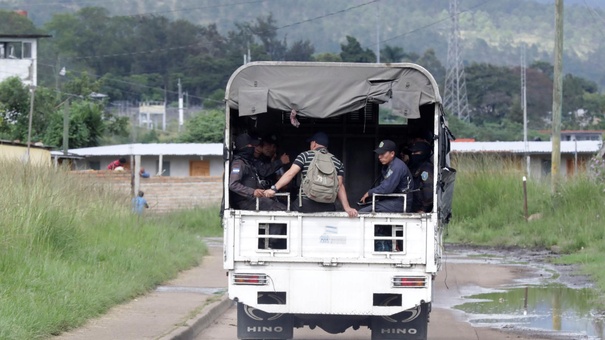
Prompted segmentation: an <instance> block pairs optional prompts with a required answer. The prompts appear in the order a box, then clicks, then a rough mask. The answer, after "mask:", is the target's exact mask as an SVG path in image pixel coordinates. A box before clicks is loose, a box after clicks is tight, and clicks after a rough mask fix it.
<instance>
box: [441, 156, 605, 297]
mask: <svg viewBox="0 0 605 340" xmlns="http://www.w3.org/2000/svg"><path fill="white" fill-rule="evenodd" d="M453 162H454V163H455V165H454V167H455V168H457V170H458V174H457V179H456V188H455V193H454V195H455V196H454V206H453V219H452V222H451V223H450V225H449V226H448V233H447V237H446V241H447V242H455V243H465V244H476V245H491V246H504V247H506V246H519V247H529V248H542V249H554V250H557V251H560V252H561V253H563V254H565V256H563V257H562V258H561V260H560V261H564V262H568V263H580V264H582V265H583V266H582V267H583V268H584V270H585V271H586V272H587V273H589V274H590V275H592V277H593V278H594V279H595V282H596V283H597V285H598V287H599V289H600V290H601V291H604V292H605V272H603V270H602V269H600V267H602V264H603V261H605V242H604V241H605V185H604V183H597V182H595V181H593V180H591V179H589V178H587V177H586V176H584V175H579V176H576V177H572V178H567V179H564V180H562V182H561V184H560V187H559V188H560V190H559V192H558V193H557V194H555V195H553V194H551V182H550V179H549V178H548V179H545V180H543V181H537V180H531V179H530V180H528V182H527V193H528V194H527V195H528V211H529V215H534V216H535V219H532V220H531V221H526V220H525V217H524V212H523V181H522V178H523V171H522V169H520V168H519V167H518V166H517V165H516V164H515V163H514V162H512V161H511V160H510V159H506V158H500V157H496V156H493V157H475V158H464V159H458V160H456V159H454V160H453Z"/></svg>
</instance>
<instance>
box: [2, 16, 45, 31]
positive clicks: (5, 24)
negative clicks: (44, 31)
mask: <svg viewBox="0 0 605 340" xmlns="http://www.w3.org/2000/svg"><path fill="white" fill-rule="evenodd" d="M0 32H2V33H3V34H37V33H41V32H40V30H39V29H37V28H36V26H34V23H33V22H31V20H29V19H28V18H27V17H25V16H23V15H20V14H18V13H15V12H13V11H4V10H0Z"/></svg>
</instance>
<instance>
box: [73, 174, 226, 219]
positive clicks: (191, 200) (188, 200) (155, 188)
mask: <svg viewBox="0 0 605 340" xmlns="http://www.w3.org/2000/svg"><path fill="white" fill-rule="evenodd" d="M71 174H72V175H74V176H80V177H84V178H86V179H87V180H90V181H91V182H93V183H98V184H100V185H108V186H111V187H113V188H115V189H116V190H119V191H122V192H124V193H126V194H128V193H130V192H131V186H130V183H131V178H130V174H129V173H124V172H115V171H109V170H101V171H72V172H71ZM140 190H142V191H143V192H144V193H145V196H144V197H145V199H146V200H147V202H148V203H149V206H150V209H149V212H154V213H163V212H169V211H175V210H179V209H192V208H195V207H206V206H213V205H215V206H216V205H219V204H220V203H221V199H222V197H223V191H222V190H223V182H222V176H211V177H151V178H141V187H140Z"/></svg>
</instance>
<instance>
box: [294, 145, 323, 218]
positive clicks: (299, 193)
mask: <svg viewBox="0 0 605 340" xmlns="http://www.w3.org/2000/svg"><path fill="white" fill-rule="evenodd" d="M309 151H310V152H312V153H313V159H315V157H317V152H318V151H316V150H309ZM311 163H313V160H311V162H310V163H309V168H310V167H311ZM304 167H305V165H304V164H303V170H304ZM309 168H307V171H308V170H309ZM306 177H307V176H305V177H301V181H300V183H301V185H299V186H298V207H299V208H302V183H303V182H304V181H305V178H306Z"/></svg>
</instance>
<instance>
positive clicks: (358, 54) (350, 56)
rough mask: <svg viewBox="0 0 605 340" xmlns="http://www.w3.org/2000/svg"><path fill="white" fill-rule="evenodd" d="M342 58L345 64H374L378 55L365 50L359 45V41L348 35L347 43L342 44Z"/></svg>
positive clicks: (367, 49)
mask: <svg viewBox="0 0 605 340" xmlns="http://www.w3.org/2000/svg"><path fill="white" fill-rule="evenodd" d="M340 50H341V52H340V58H341V59H342V61H344V62H352V63H373V62H375V61H376V55H375V54H374V52H372V50H370V49H369V48H366V49H365V50H364V49H363V48H362V47H361V45H360V44H359V41H357V39H355V38H354V37H352V36H349V35H347V43H346V44H340Z"/></svg>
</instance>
